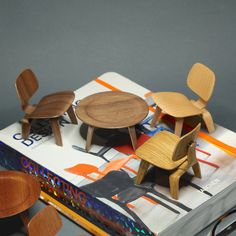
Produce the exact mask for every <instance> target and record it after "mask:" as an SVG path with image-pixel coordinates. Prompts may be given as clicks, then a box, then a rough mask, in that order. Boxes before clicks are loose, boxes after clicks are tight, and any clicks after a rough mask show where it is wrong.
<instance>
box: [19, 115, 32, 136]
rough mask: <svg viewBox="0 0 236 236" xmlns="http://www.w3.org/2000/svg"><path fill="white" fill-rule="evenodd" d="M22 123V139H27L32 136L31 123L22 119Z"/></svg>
mask: <svg viewBox="0 0 236 236" xmlns="http://www.w3.org/2000/svg"><path fill="white" fill-rule="evenodd" d="M21 123H22V126H21V129H22V138H23V139H27V138H28V136H29V134H30V128H31V124H30V121H29V120H28V119H22V120H21Z"/></svg>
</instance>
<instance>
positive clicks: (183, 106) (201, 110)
mask: <svg viewBox="0 0 236 236" xmlns="http://www.w3.org/2000/svg"><path fill="white" fill-rule="evenodd" d="M187 85H188V87H189V88H190V89H191V90H192V91H193V92H194V93H195V94H197V95H198V96H199V99H198V100H197V101H193V100H189V99H188V98H187V97H186V96H185V95H183V94H181V93H176V92H158V93H154V94H153V95H152V97H153V99H154V101H155V103H156V105H157V109H156V112H155V114H154V117H153V120H152V122H151V126H152V127H153V126H154V125H155V124H156V122H157V121H158V120H159V119H160V118H161V112H162V111H163V112H165V113H167V114H169V115H171V116H173V117H175V120H176V123H175V134H176V135H178V136H181V132H182V127H183V122H184V118H185V117H190V116H196V115H200V116H202V118H203V120H204V122H205V124H206V127H207V129H208V132H209V133H210V132H213V131H214V130H215V126H214V122H213V119H212V116H211V114H210V112H209V111H208V110H207V109H206V106H207V103H208V101H209V99H210V98H211V95H212V92H213V90H214V86H215V74H214V72H213V71H211V70H210V69H209V68H208V67H206V66H205V65H203V64H200V63H196V64H194V65H193V66H192V68H191V70H190V71H189V74H188V77H187Z"/></svg>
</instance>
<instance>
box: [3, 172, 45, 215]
mask: <svg viewBox="0 0 236 236" xmlns="http://www.w3.org/2000/svg"><path fill="white" fill-rule="evenodd" d="M40 191H41V188H40V184H39V182H38V181H37V179H36V178H35V177H33V176H32V175H29V174H25V173H22V172H19V171H0V218H5V217H9V216H13V215H16V214H19V213H21V212H23V211H25V210H27V209H29V208H30V207H31V206H33V204H34V203H35V202H36V201H37V200H38V198H39V195H40Z"/></svg>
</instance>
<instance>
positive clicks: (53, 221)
mask: <svg viewBox="0 0 236 236" xmlns="http://www.w3.org/2000/svg"><path fill="white" fill-rule="evenodd" d="M61 227H62V221H61V218H60V216H59V213H58V212H57V210H56V209H55V208H54V207H52V206H47V207H45V208H44V209H42V210H41V211H39V212H38V213H37V214H36V215H35V216H33V218H32V219H31V220H30V222H29V223H28V227H27V230H28V234H29V236H38V235H40V236H54V235H56V233H57V232H58V231H59V230H60V228H61Z"/></svg>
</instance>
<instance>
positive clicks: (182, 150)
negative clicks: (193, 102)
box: [172, 123, 201, 161]
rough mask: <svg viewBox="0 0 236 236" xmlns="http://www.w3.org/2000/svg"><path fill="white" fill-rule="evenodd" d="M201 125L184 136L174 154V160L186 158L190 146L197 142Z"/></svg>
mask: <svg viewBox="0 0 236 236" xmlns="http://www.w3.org/2000/svg"><path fill="white" fill-rule="evenodd" d="M200 127H201V124H200V123H199V124H198V125H197V126H196V127H195V128H194V129H193V130H192V131H190V132H189V133H187V134H185V135H184V136H182V137H181V138H180V140H179V142H178V143H177V145H176V147H175V150H174V152H173V156H172V160H173V161H177V160H179V159H181V158H183V157H185V156H186V155H187V153H188V149H189V146H190V145H191V144H192V143H193V142H195V141H196V139H197V135H198V132H199V131H200Z"/></svg>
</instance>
